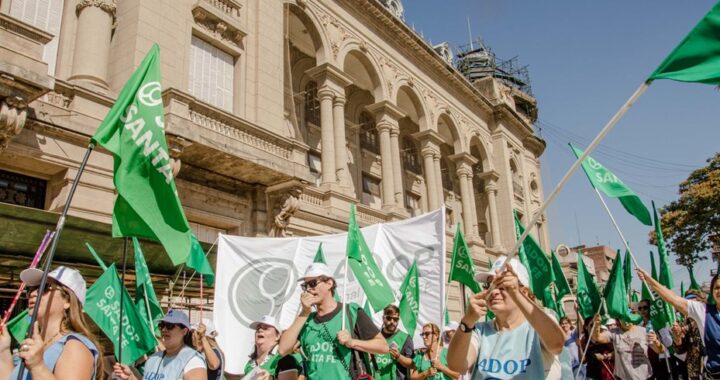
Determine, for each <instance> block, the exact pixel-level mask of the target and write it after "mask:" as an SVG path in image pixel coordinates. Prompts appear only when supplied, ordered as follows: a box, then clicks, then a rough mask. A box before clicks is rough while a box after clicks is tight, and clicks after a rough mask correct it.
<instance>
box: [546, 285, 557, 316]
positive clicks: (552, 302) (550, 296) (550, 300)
mask: <svg viewBox="0 0 720 380" xmlns="http://www.w3.org/2000/svg"><path fill="white" fill-rule="evenodd" d="M542 303H543V305H545V307H547V308H548V309H550V310H552V311H554V312H555V315H556V316H558V318H560V317H559V314H560V311H559V310H558V309H557V301H556V299H555V291H554V287H553V286H549V287H547V288H545V289H543V297H542Z"/></svg>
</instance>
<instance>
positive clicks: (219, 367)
mask: <svg viewBox="0 0 720 380" xmlns="http://www.w3.org/2000/svg"><path fill="white" fill-rule="evenodd" d="M216 336H217V330H215V324H214V323H213V321H211V320H209V319H207V318H203V320H202V322H200V324H199V325H198V326H197V328H196V329H195V332H194V333H193V344H194V345H195V349H196V350H197V351H198V352H200V353H201V354H203V356H205V363H206V364H207V378H208V380H220V379H222V377H223V371H224V368H225V357H224V355H223V352H222V350H220V347H219V346H218V344H217V342H216V341H215V337H216Z"/></svg>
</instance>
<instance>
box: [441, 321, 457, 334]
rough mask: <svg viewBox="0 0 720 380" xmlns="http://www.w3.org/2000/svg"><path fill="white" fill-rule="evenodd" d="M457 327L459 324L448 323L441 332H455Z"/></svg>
mask: <svg viewBox="0 0 720 380" xmlns="http://www.w3.org/2000/svg"><path fill="white" fill-rule="evenodd" d="M458 327H460V324H459V323H457V322H455V321H450V323H448V324H447V325H445V326H444V327H443V332H446V331H455V330H457V329H458Z"/></svg>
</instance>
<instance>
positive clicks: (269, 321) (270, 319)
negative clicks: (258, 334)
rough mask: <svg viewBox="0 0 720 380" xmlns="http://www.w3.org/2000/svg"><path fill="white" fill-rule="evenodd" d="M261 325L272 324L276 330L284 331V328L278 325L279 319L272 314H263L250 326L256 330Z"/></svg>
mask: <svg viewBox="0 0 720 380" xmlns="http://www.w3.org/2000/svg"><path fill="white" fill-rule="evenodd" d="M259 325H268V326H272V327H274V328H275V330H277V332H278V333H282V329H281V328H280V326H279V325H278V323H277V319H275V317H273V316H272V315H263V316H262V318H260V320H259V321H254V322H253V323H251V324H250V328H251V329H253V330H255V329H257V327H258V326H259Z"/></svg>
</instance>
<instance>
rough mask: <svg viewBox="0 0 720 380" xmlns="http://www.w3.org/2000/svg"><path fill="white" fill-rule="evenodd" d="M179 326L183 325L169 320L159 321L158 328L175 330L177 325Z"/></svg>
mask: <svg viewBox="0 0 720 380" xmlns="http://www.w3.org/2000/svg"><path fill="white" fill-rule="evenodd" d="M179 326H181V325H180V324H178V323H168V322H160V323H158V328H160V330H162V329H165V330H173V329H175V328H176V327H179Z"/></svg>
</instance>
